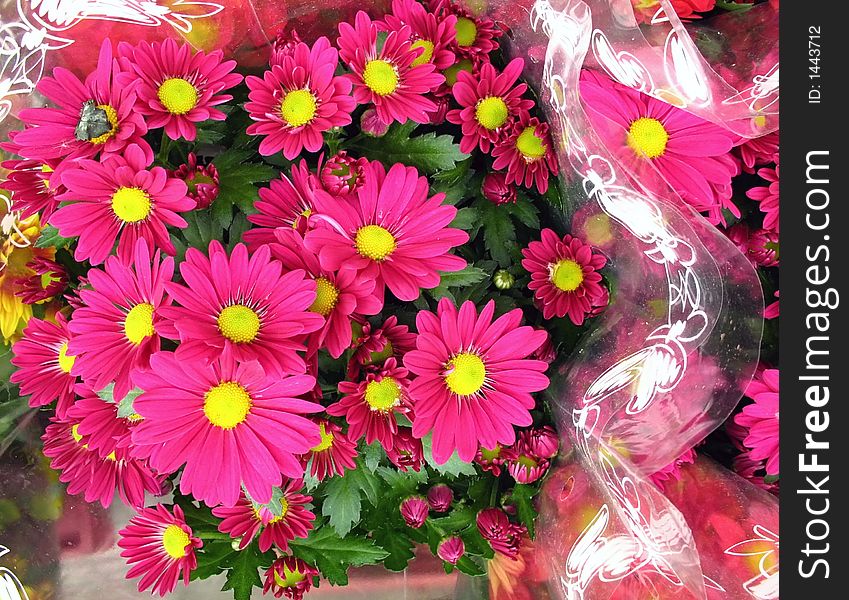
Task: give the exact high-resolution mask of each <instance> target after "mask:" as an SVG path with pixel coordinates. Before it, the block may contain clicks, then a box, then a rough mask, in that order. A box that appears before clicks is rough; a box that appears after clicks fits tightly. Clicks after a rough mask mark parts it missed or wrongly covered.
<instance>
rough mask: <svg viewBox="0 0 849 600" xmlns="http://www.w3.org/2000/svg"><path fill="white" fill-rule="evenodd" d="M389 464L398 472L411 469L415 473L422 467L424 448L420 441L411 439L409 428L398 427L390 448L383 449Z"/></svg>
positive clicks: (414, 438) (411, 434) (411, 432)
mask: <svg viewBox="0 0 849 600" xmlns="http://www.w3.org/2000/svg"><path fill="white" fill-rule="evenodd" d="M384 449H385V450H386V455H387V456H388V457H389V462H391V463H392V464H393V465H395V466H396V467H398V470H400V471H405V472H406V471H407V470H409V469H412V470H413V471H415V472H416V473H418V472H419V471H421V470H422V467H423V466H424V463H425V459H424V448H423V447H422V441H421V440H420V439H418V438H416V437H413V430H412V429H410V428H409V427H399V428H398V433H397V434H395V438H394V439H393V440H392V447H391V448H384Z"/></svg>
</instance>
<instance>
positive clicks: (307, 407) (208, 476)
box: [132, 351, 323, 506]
mask: <svg viewBox="0 0 849 600" xmlns="http://www.w3.org/2000/svg"><path fill="white" fill-rule="evenodd" d="M150 366H151V368H150V370H149V371H145V372H143V373H139V374H138V375H137V376H136V385H138V386H139V387H140V388H141V389H142V390H144V393H142V394H141V395H140V396H139V397H138V398H136V399H135V401H134V402H133V408H134V409H135V410H136V412H137V413H138V414H139V415H141V416H142V420H141V421H139V423H137V424H136V426H135V427H134V428H133V430H132V440H133V444H134V450H135V452H136V453H137V454H138V455H139V456H148V457H149V459H150V464H151V466H153V467H154V468H155V469H156V470H157V471H159V472H160V473H166V474H167V473H173V472H175V471H176V470H178V469H179V468H180V467H181V466H182V465H185V469H183V473H182V476H181V477H180V491H181V492H182V493H183V494H191V495H192V496H194V497H195V498H196V499H198V500H202V501H204V502H206V503H207V504H208V505H211V506H214V505H216V504H219V503H220V504H224V505H225V506H233V505H234V504H236V502H237V501H238V499H239V495H240V492H241V489H242V486H244V488H245V490H246V491H247V493H248V494H249V495H250V497H251V498H253V499H254V500H255V501H256V502H259V503H263V504H267V503H268V502H269V501H270V500H271V495H272V487H273V486H278V487H279V486H280V485H281V484H282V482H283V476H286V477H290V478H293V479H300V478H301V477H303V474H304V468H303V467H302V466H301V462H300V460H299V459H298V455H300V454H304V453H306V452H308V451H309V449H310V448H312V447H313V446H315V445H316V444H318V443H319V442H320V441H321V436H320V435H319V434H318V425H316V424H315V423H314V422H313V421H311V420H310V419H308V418H307V417H306V416H304V415H305V414H309V413H316V412H321V411H322V410H323V408H322V407H321V405H319V404H315V403H313V402H307V401H306V400H300V399H299V398H298V396H300V395H301V394H305V393H307V392H308V391H309V390H311V389H312V386H313V385H314V384H315V378H313V377H311V376H309V375H295V376H291V377H285V376H279V375H275V376H268V375H266V374H265V372H263V370H262V368H261V367H260V366H259V363H257V362H256V361H249V362H242V363H240V362H237V361H236V360H235V359H234V358H233V355H232V354H231V353H230V352H229V351H225V352H224V353H223V354H222V355H221V356H220V357H219V358H218V359H217V360H215V361H213V362H212V363H211V364H204V363H203V362H199V361H189V360H184V359H183V360H181V359H178V358H177V357H176V355H175V354H174V353H173V352H157V353H156V354H154V355H153V356H152V357H151V359H150Z"/></svg>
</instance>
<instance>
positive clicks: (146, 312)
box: [124, 302, 154, 346]
mask: <svg viewBox="0 0 849 600" xmlns="http://www.w3.org/2000/svg"><path fill="white" fill-rule="evenodd" d="M153 333H154V332H153V305H152V304H148V303H147V302H142V303H141V304H136V305H135V306H134V307H132V308H131V309H130V312H128V313H127V318H126V319H124V335H126V336H127V339H128V340H130V341H131V342H132V343H134V344H135V345H136V346H138V345H139V344H141V343H142V342H143V341H144V340H145V338H149V337H150V336H152V335H153Z"/></svg>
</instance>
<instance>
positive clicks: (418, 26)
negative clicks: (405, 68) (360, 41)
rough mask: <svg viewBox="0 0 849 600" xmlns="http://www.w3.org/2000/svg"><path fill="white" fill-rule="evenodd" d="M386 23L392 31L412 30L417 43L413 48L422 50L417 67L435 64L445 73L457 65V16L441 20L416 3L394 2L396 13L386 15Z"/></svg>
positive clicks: (384, 19) (393, 7) (403, 0)
mask: <svg viewBox="0 0 849 600" xmlns="http://www.w3.org/2000/svg"><path fill="white" fill-rule="evenodd" d="M383 21H384V23H385V24H386V27H387V28H388V29H389V30H390V31H401V30H402V29H403V28H404V26H405V25H406V26H408V27H409V31H410V35H411V36H412V39H413V43H412V44H411V46H410V48H412V49H413V50H418V49H421V54H419V56H418V58H417V59H416V60H415V61H413V64H414V65H420V64H425V63H432V64H433V65H434V66H435V67H436V68H437V69H438V70H440V71H442V70H444V69H447V68H448V67H450V66H451V65H453V64H454V61H455V60H456V57H455V55H454V52H453V50H452V46H453V45H454V43H455V42H456V40H455V29H456V25H457V17H455V16H454V15H447V16H442V17H437V15H435V14H433V13H432V12H428V11H427V10H426V9H425V7H424V6H422V5H421V4H419V3H418V2H416V1H415V0H393V2H392V12H391V13H390V14H387V15H385V16H384V17H383Z"/></svg>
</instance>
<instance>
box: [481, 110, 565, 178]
mask: <svg viewBox="0 0 849 600" xmlns="http://www.w3.org/2000/svg"><path fill="white" fill-rule="evenodd" d="M492 157H493V158H494V159H495V160H494V161H493V163H492V168H493V169H495V170H497V171H498V170H503V169H506V170H507V182H508V183H516V184H517V185H522V186H524V187H526V188H529V189H530V188H531V187H532V186H536V188H537V190H538V191H539V193H540V194H544V193H545V192H546V190H548V176H549V174H551V175H557V172H558V167H557V157H556V156H555V154H554V148H553V144H552V141H551V136H550V135H549V133H548V124H547V123H542V122H540V120H539V119H537V118H536V117H530V116H528V115H527V113H522V114H521V115H520V116H519V117H518V118H517V120H516V121H515V122H514V123H513V124H512V125H511V126H510V129H509V131H506V132H505V135H504V138H503V139H502V140H499V142H498V143H497V144H495V147H494V148H493V149H492Z"/></svg>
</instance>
